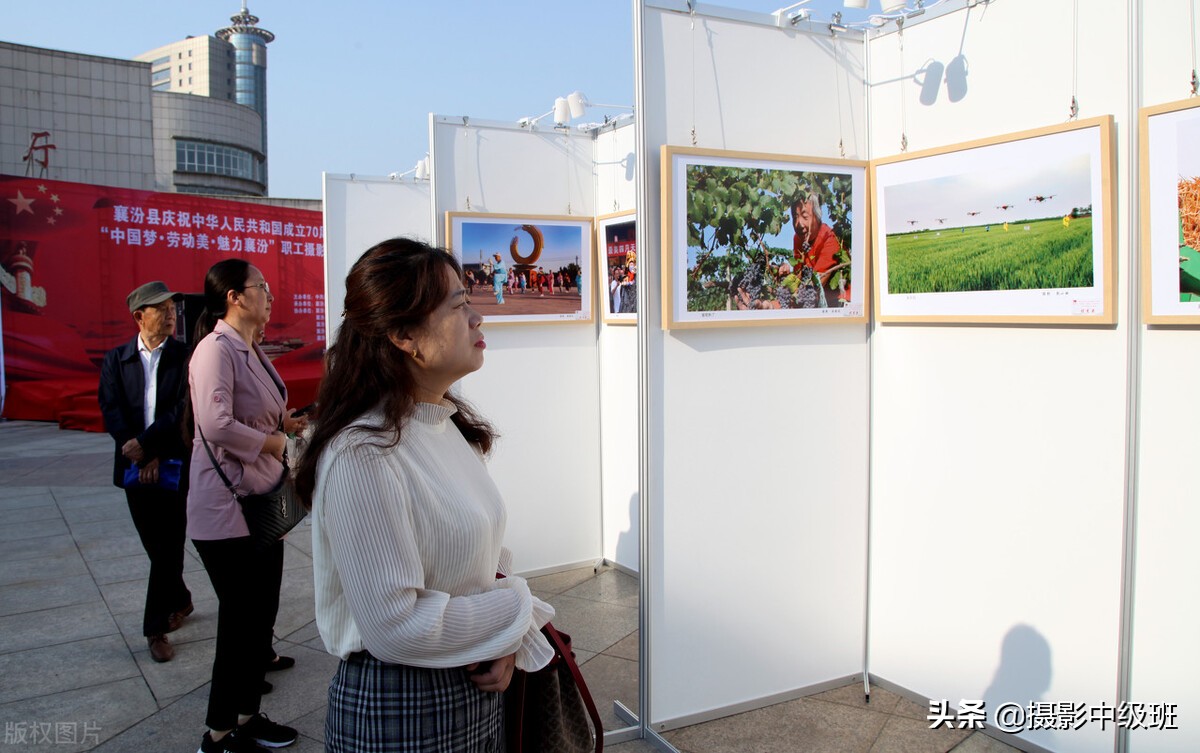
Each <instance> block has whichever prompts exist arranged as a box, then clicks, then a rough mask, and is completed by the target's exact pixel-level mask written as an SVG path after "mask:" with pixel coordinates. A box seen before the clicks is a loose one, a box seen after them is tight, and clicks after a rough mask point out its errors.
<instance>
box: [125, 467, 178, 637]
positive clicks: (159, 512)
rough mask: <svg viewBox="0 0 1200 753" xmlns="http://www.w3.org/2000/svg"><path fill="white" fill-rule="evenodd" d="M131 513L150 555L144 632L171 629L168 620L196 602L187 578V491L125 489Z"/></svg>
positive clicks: (146, 488) (143, 618) (141, 487)
mask: <svg viewBox="0 0 1200 753" xmlns="http://www.w3.org/2000/svg"><path fill="white" fill-rule="evenodd" d="M125 499H126V501H127V502H128V503H129V515H130V517H132V518H133V525H134V527H136V528H137V532H138V536H139V537H140V538H141V540H142V548H143V549H145V550H146V555H147V556H148V557H149V558H150V582H149V583H148V584H147V585H146V609H145V612H144V613H143V614H142V635H158V634H159V633H165V632H167V621H168V620H169V618H170V617H171V614H172V613H173V612H178V611H179V610H181V609H184V608H186V607H187V605H188V604H191V603H192V593H191V592H190V591H188V588H187V585H186V584H185V583H184V582H183V542H184V541H185V539H186V538H187V536H186V531H187V492H186V491H184V492H178V491H170V490H168V489H160V488H158V487H154V486H135V487H133V488H132V489H126V490H125Z"/></svg>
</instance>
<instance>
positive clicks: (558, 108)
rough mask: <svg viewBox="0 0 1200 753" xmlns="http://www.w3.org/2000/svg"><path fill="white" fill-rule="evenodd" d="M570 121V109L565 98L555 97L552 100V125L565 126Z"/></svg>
mask: <svg viewBox="0 0 1200 753" xmlns="http://www.w3.org/2000/svg"><path fill="white" fill-rule="evenodd" d="M570 119H571V107H570V105H568V104H567V98H566V97H556V98H555V99H554V124H555V125H566V124H567V121H569V120H570Z"/></svg>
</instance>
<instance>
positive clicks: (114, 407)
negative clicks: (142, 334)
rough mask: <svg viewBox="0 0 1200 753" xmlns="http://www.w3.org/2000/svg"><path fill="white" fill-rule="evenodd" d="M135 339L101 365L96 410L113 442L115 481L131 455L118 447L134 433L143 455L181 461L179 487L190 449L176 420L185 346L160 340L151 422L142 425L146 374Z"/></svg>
mask: <svg viewBox="0 0 1200 753" xmlns="http://www.w3.org/2000/svg"><path fill="white" fill-rule="evenodd" d="M137 341H138V338H137V337H136V336H135V337H134V338H133V339H132V340H130V341H129V342H127V343H125V344H124V345H120V346H118V347H116V348H113V349H112V350H110V351H108V353H106V354H105V355H104V365H103V366H101V367H100V412H101V413H103V414H104V428H105V430H106V431H107V432H108V433H109V434H111V435H112V438H113V440H114V441H116V444H117V446H116V452H115V454H114V459H113V484H115V485H116V486H124V484H123V483H122V482H123V481H124V477H125V469H126V468H128V467H129V466H130V462H129V460H128V459H127V458H126V457H125V456H124V455H122V454H121V446H122V445H124V444H125V443H126V442H128V441H129V440H130V439H134V438H136V439H137V440H138V443H139V444H141V446H142V450H143V451H144V452H145V453H146V460H147V461H148V460H153V459H154V458H159V459H161V460H166V459H172V458H173V459H176V460H182V461H183V463H184V467H183V475H182V478H181V484H180V488H181V489H182V488H184V487H185V486H186V484H187V466H188V461H189V460H190V459H191V448H189V447H186V446H185V445H184V442H183V435H182V434H181V433H180V428H179V421H180V418H181V417H182V416H183V408H184V405H185V403H186V401H187V398H188V378H187V361H188V348H187V346H186V345H184V344H183V343H181V342H179V341H178V340H176V339H175V338H174V337H168V338H167V339H166V341H165V342H164V343H163V353H162V355H161V356H160V357H159V362H158V395H157V397H156V400H155V406H154V423H152V424H150V425H149V426H145V423H146V421H145V418H144V415H143V414H144V413H145V411H144V406H143V404H142V403H143V395H144V394H145V390H144V383H145V379H146V377H145V374H144V371H143V369H142V359H141V357H140V356H139V355H138V342H137Z"/></svg>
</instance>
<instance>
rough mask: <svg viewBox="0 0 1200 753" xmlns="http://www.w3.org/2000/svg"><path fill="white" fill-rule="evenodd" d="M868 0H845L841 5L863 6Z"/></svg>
mask: <svg viewBox="0 0 1200 753" xmlns="http://www.w3.org/2000/svg"><path fill="white" fill-rule="evenodd" d="M869 2H870V0H845V2H843V3H842V5H844V6H845V7H847V8H865V7H867V3H869Z"/></svg>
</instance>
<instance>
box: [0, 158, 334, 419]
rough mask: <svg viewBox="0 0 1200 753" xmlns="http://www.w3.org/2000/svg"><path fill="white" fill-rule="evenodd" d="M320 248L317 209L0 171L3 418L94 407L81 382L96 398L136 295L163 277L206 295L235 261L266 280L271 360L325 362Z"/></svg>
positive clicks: (130, 331)
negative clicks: (211, 281) (213, 276)
mask: <svg viewBox="0 0 1200 753" xmlns="http://www.w3.org/2000/svg"><path fill="white" fill-rule="evenodd" d="M324 244H325V239H324V231H323V229H322V223H321V213H320V212H315V211H309V210H302V209H290V208H283V207H275V206H267V205H262V204H250V203H244V202H236V201H223V200H220V199H208V198H198V197H194V196H189V195H188V194H176V193H154V192H150V191H133V190H129V189H122V188H108V187H104V186H93V185H87V184H82V183H65V182H62V181H52V180H43V179H38V178H21V177H14V176H2V175H0V302H2V304H3V312H2V314H0V327H2V328H3V329H2V334H3V341H4V369H5V375H6V377H7V379H6V381H7V386H8V396H7V398H6V400H5V405H4V415H5V416H6V417H9V418H28V419H39V420H56V419H60V418H61V416H59V415H58V414H59V413H61V412H62V411H64V410H67V411H69V410H71V409H73V408H74V409H85V408H88V407H89V406H88V405H87V400H88V399H89V396H88V394H87V393H81V390H83V388H84V386H85V385H87V384H89V383H90V387H91V398H90V399H91V400H93V401H94V394H95V386H96V382H97V381H98V378H99V373H100V372H99V364H100V362H101V360H102V359H103V357H104V353H105V352H106V351H108V350H109V349H110V348H113V347H115V346H116V345H119V344H120V343H122V342H124V341H125V340H128V339H131V338H132V337H133V336H134V334H136V332H137V329H136V326H135V325H134V323H133V320H132V318H131V317H130V314H129V309H128V307H127V306H126V304H125V297H126V296H127V295H128V294H129V292H130V291H131V290H133V289H134V288H135V287H137V286H138V285H141V284H142V283H145V282H149V281H151V280H162V281H163V282H165V283H166V284H167V286H168V287H170V288H171V289H172V290H176V291H179V292H182V293H202V292H203V290H204V275H205V273H206V272H207V271H208V268H209V267H210V266H212V264H213V263H214V262H216V261H219V260H220V259H224V258H228V257H240V258H244V259H246V260H247V261H249V262H250V263H251V264H253V265H254V266H256V267H258V268H259V269H260V270H262V272H263V275H264V276H265V277H266V280H267V282H268V283H270V285H271V292H272V293H273V294H274V295H275V302H274V304H273V307H272V311H271V322H270V324H269V325H268V326H267V331H266V339H265V341H264V343H263V346H264V348H265V349H266V350H267V352H268V353H269V354H271V355H272V356H280V358H279V359H278V360H277V362H276V366H277V367H280V366H285V365H286V364H287V363H288V362H289V361H293V362H294V361H304V362H307V363H312V362H315V363H316V364H317V365H318V370H319V362H320V355H319V354H320V350H321V348H322V347H323V345H324V340H325V322H324V311H325V305H324V303H325V302H324V289H325V282H324V271H323V268H324V259H323V257H324V254H325V247H324ZM289 353H290V355H285V354H289ZM306 353H307V354H309V355H308V357H305V354H306ZM280 370H281V373H282V372H283V371H284V369H282V368H281V369H280ZM285 378H286V377H285ZM290 387H291V384H289V388H290ZM72 401H74V402H75V403H76V404H74V405H72Z"/></svg>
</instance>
